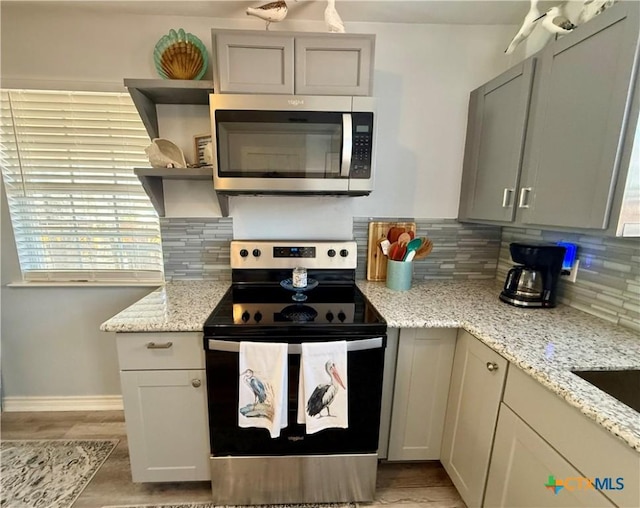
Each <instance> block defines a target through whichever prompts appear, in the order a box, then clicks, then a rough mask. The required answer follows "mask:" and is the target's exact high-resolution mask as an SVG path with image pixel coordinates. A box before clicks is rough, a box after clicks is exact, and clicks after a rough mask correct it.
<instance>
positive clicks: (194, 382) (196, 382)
mask: <svg viewBox="0 0 640 508" xmlns="http://www.w3.org/2000/svg"><path fill="white" fill-rule="evenodd" d="M201 385H202V381H200V380H199V379H192V380H191V386H193V387H194V388H200V386H201Z"/></svg>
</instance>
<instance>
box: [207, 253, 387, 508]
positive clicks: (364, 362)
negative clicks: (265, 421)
mask: <svg viewBox="0 0 640 508" xmlns="http://www.w3.org/2000/svg"><path fill="white" fill-rule="evenodd" d="M356 260H357V252H356V243H355V242H342V241H338V242H330V241H318V242H309V241H301V242H295V241H280V242H278V241H276V242H271V241H268V242H267V241H234V242H231V268H232V286H231V288H230V289H229V290H228V291H227V293H226V294H225V295H224V297H223V298H222V300H221V301H220V303H219V304H218V305H217V306H216V308H215V309H214V310H213V312H212V313H211V315H210V316H209V318H208V319H207V321H206V323H205V325H204V347H205V350H206V366H207V388H208V404H209V426H210V441H211V477H212V490H213V500H214V502H215V503H216V504H279V503H318V502H346V501H370V500H372V499H373V497H374V493H375V481H376V472H377V463H378V456H377V448H378V433H379V427H380V406H381V397H382V374H383V367H384V349H385V347H386V328H387V327H386V323H385V321H384V319H383V318H382V317H381V316H380V315H379V314H378V312H377V311H376V310H375V309H374V308H373V307H372V305H371V304H370V303H369V302H368V301H367V299H366V298H365V297H364V295H363V294H362V293H361V292H360V290H359V289H358V288H357V286H356V284H355V268H356ZM296 267H303V268H305V269H306V271H307V277H308V279H307V281H308V284H307V286H306V287H304V288H294V287H292V284H291V280H288V281H287V279H291V277H292V270H293V269H294V268H296ZM282 281H285V282H284V283H283V282H282ZM316 282H317V285H316ZM338 340H340V341H342V340H345V341H347V372H348V376H347V377H348V380H349V390H348V421H349V425H348V428H346V429H341V428H330V429H325V430H321V431H320V432H317V433H315V434H307V433H306V432H305V426H304V425H301V424H298V423H296V413H297V409H298V378H299V371H300V351H301V344H302V343H304V342H309V341H317V342H331V341H338ZM243 341H246V342H260V341H266V342H278V343H283V342H284V343H287V344H288V355H287V366H288V413H289V418H288V421H289V424H288V426H287V427H286V428H284V429H283V430H282V432H281V435H280V437H278V438H275V439H274V438H271V437H270V435H269V432H268V431H267V430H266V429H260V428H241V427H239V425H238V397H239V380H240V376H241V373H240V371H239V348H240V343H241V342H243Z"/></svg>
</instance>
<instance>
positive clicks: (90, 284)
mask: <svg viewBox="0 0 640 508" xmlns="http://www.w3.org/2000/svg"><path fill="white" fill-rule="evenodd" d="M164 285H165V282H164V281H157V282H141V281H131V282H127V281H113V282H100V281H87V282H64V281H50V282H43V281H31V282H27V281H22V282H10V283H8V284H6V286H7V287H10V288H57V287H79V288H80V287H81V288H87V287H161V286H164Z"/></svg>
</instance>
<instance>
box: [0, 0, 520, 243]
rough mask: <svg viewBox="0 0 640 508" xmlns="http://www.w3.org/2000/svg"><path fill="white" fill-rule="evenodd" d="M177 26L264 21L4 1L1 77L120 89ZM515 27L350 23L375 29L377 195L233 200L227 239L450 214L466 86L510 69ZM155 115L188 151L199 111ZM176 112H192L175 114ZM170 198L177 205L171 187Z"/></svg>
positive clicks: (294, 26) (203, 118) (287, 26)
mask: <svg viewBox="0 0 640 508" xmlns="http://www.w3.org/2000/svg"><path fill="white" fill-rule="evenodd" d="M179 27H183V28H184V29H185V30H187V31H190V32H192V33H193V34H195V35H197V36H198V37H199V38H200V39H201V40H202V41H203V42H204V43H205V45H206V46H207V47H208V49H209V50H210V48H211V40H210V38H211V36H210V29H211V28H214V27H215V28H249V29H262V23H261V22H259V21H256V20H254V19H251V18H249V19H238V20H229V19H227V20H225V19H219V18H215V17H212V18H191V17H181V18H175V17H166V16H141V15H133V16H131V15H129V16H124V15H118V14H113V15H105V14H100V15H95V14H89V13H86V12H85V13H81V12H80V11H78V10H71V11H67V12H66V13H65V14H60V13H59V12H57V11H55V10H48V9H46V8H45V9H39V10H37V11H35V12H33V10H32V9H28V8H25V7H18V6H8V7H4V6H3V7H2V42H3V44H2V78H3V83H4V84H5V85H13V86H16V85H20V84H22V83H24V84H27V85H32V86H33V85H34V84H36V85H37V83H38V82H40V81H44V82H47V83H50V82H51V81H54V82H56V83H57V85H58V86H60V87H63V88H64V87H68V86H74V87H81V88H82V87H84V88H86V87H88V86H90V87H100V86H105V85H106V86H108V87H110V88H113V87H116V88H117V87H121V84H122V79H123V78H125V77H129V78H155V77H157V74H156V72H155V69H154V67H153V59H152V52H153V47H154V45H155V43H156V42H157V41H158V39H159V38H160V37H161V36H162V35H164V34H165V33H167V32H168V30H169V29H170V28H179ZM516 28H517V27H514V26H465V25H418V24H381V23H349V24H347V30H348V31H350V32H360V33H375V34H376V36H377V39H376V59H375V74H374V95H375V96H376V97H377V98H378V115H377V141H378V147H377V168H376V183H375V189H374V191H373V193H372V194H371V195H370V196H369V197H359V198H348V199H345V198H315V199H313V198H312V199H309V198H292V199H287V198H283V197H275V198H257V199H256V198H253V197H246V198H231V215H232V216H233V217H234V234H235V236H236V237H238V238H240V237H242V238H247V237H255V236H260V237H265V236H273V235H277V234H282V232H283V231H286V232H287V233H289V236H290V237H295V236H296V235H298V234H299V233H298V231H299V228H300V225H303V226H302V227H303V228H306V230H307V231H308V229H309V228H310V227H311V228H313V230H314V231H315V232H316V236H317V237H331V236H333V237H336V235H337V236H339V237H341V238H350V236H351V220H350V219H351V217H353V216H376V215H377V216H399V215H401V216H415V217H427V218H453V217H456V216H457V207H458V194H459V187H460V177H461V170H462V154H463V147H464V135H465V126H466V112H467V101H468V94H469V91H470V90H472V89H473V88H475V87H477V86H479V85H480V84H482V83H483V82H485V81H487V80H488V79H490V78H492V77H493V76H495V75H497V74H499V73H500V72H502V71H503V70H505V69H506V68H507V66H508V64H509V61H508V58H507V57H505V55H504V54H503V50H504V48H505V47H506V45H507V44H508V42H509V40H510V39H511V37H512V36H513V34H514V33H515V30H516ZM324 29H325V28H324V23H323V22H321V21H318V22H308V21H306V22H303V21H296V22H294V21H290V22H288V21H285V22H282V23H279V24H274V25H272V30H300V31H324ZM208 75H209V77H210V76H211V69H209V70H208ZM185 112H186V113H185ZM162 113H163V115H164V119H161V123H160V129H161V135H162V136H166V137H170V138H171V139H173V140H174V141H176V142H177V143H178V144H179V145H180V146H181V147H182V148H183V150H185V153H186V154H187V156H188V157H190V156H191V154H192V151H193V148H192V135H193V134H200V133H202V129H203V128H206V125H207V108H206V107H201V108H200V110H198V108H190V109H189V108H176V107H173V106H165V107H164V109H163V111H162ZM183 114H185V115H186V118H187V119H188V120H186V119H185V117H183V118H180V116H181V115H183ZM162 120H164V121H162ZM199 185H201V184H199ZM182 191H184V189H180V192H182ZM168 194H169V195H170V196H171V195H173V196H175V198H176V199H177V200H178V202H179V201H180V196H179V195H177V196H176V192H173V194H172V192H171V190H169V193H168ZM201 199H202V200H203V203H202V206H197V209H198V211H197V212H196V213H195V214H194V213H193V212H192V211H191V210H190V209H189V203H192V204H193V203H194V199H193V196H190V198H189V200H188V202H185V203H179V204H180V205H181V206H182V205H184V206H183V207H182V208H181V207H180V206H172V209H174V208H176V209H177V210H176V213H180V212H181V211H182V215H198V214H203V212H202V210H208V212H207V213H208V214H210V215H219V210H218V208H217V206H216V204H215V202H213V203H212V202H211V199H210V198H209V197H207V196H202V197H201ZM195 204H196V205H198V202H197V200H196V202H195ZM316 204H317V206H316ZM309 205H312V206H309ZM318 207H319V208H320V210H322V213H320V214H319V215H320V217H319V216H318ZM308 208H309V209H308ZM329 223H331V226H329V225H328V224H329Z"/></svg>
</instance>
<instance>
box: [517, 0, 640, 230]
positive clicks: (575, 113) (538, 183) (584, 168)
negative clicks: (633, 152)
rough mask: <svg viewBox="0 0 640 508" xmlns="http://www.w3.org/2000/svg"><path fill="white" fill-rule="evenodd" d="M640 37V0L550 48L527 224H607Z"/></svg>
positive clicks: (526, 177) (536, 124)
mask: <svg viewBox="0 0 640 508" xmlns="http://www.w3.org/2000/svg"><path fill="white" fill-rule="evenodd" d="M637 40H638V2H624V3H622V2H621V3H620V4H618V5H615V6H613V7H611V8H610V9H608V10H607V11H605V12H604V13H603V14H601V15H599V16H597V17H596V18H594V19H592V20H591V21H589V22H588V23H586V24H584V25H582V26H579V27H578V28H576V30H575V31H574V32H573V33H571V34H570V35H568V36H566V37H565V38H563V39H560V40H558V41H556V42H554V43H552V44H550V45H549V46H547V47H546V48H545V50H544V51H543V53H542V56H541V59H540V65H539V67H540V68H539V71H536V80H538V79H539V87H538V85H536V88H537V90H536V91H535V95H534V101H533V102H532V113H531V115H532V122H531V125H530V131H531V134H530V137H529V138H528V139H527V143H528V145H527V148H526V151H525V162H524V165H523V178H522V179H521V182H522V183H521V185H522V188H521V191H520V198H519V207H520V210H521V212H522V213H521V215H520V218H521V222H524V223H529V224H540V225H554V226H566V227H579V228H593V229H604V228H606V227H607V225H608V219H609V212H610V207H611V202H612V199H613V192H614V189H615V183H616V176H617V171H618V164H619V160H618V158H619V148H620V141H621V137H622V136H623V134H624V126H625V122H626V113H627V110H628V102H629V93H630V89H631V87H632V79H631V78H632V73H633V69H634V55H635V51H636V49H637Z"/></svg>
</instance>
